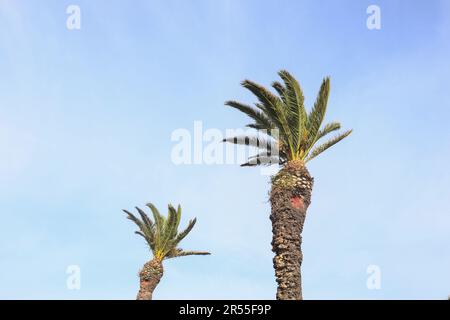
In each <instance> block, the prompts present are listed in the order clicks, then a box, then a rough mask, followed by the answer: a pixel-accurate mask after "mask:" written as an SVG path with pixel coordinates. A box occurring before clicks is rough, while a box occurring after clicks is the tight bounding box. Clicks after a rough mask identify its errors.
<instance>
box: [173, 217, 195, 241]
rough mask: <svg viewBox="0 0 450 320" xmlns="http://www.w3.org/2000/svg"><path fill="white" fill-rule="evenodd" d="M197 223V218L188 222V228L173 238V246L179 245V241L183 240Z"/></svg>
mask: <svg viewBox="0 0 450 320" xmlns="http://www.w3.org/2000/svg"><path fill="white" fill-rule="evenodd" d="M196 222H197V218H194V219H193V220H189V223H188V226H187V227H186V229H184V230H183V231H181V232H180V233H179V234H178V235H177V236H176V237H175V245H177V244H178V243H180V241H181V240H183V239H184V238H185V237H186V236H187V235H188V234H189V232H191V230H192V228H193V227H194V226H195V223H196Z"/></svg>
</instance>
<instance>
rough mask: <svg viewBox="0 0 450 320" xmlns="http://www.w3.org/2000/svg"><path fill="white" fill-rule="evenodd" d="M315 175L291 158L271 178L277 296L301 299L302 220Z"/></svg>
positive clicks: (286, 298) (278, 297)
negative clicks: (312, 175) (311, 174)
mask: <svg viewBox="0 0 450 320" xmlns="http://www.w3.org/2000/svg"><path fill="white" fill-rule="evenodd" d="M313 182H314V179H313V178H312V177H311V176H310V175H309V172H308V170H307V169H306V167H305V165H304V164H303V162H301V161H290V162H289V163H287V164H286V166H285V167H284V168H283V169H281V170H280V172H279V173H278V174H277V175H275V176H274V177H273V179H272V190H271V192H270V202H271V206H272V213H271V215H270V220H271V221H272V237H273V238H272V251H273V252H274V253H275V257H274V258H273V266H274V268H275V277H276V280H277V283H278V289H277V296H276V297H277V299H278V300H301V299H303V296H302V287H301V285H302V284H301V270H300V268H301V264H302V260H303V254H302V250H301V243H302V236H301V234H302V231H303V224H304V222H305V218H306V210H307V208H308V206H309V204H310V201H311V191H312V186H313Z"/></svg>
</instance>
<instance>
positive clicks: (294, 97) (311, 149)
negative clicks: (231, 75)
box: [224, 70, 352, 166]
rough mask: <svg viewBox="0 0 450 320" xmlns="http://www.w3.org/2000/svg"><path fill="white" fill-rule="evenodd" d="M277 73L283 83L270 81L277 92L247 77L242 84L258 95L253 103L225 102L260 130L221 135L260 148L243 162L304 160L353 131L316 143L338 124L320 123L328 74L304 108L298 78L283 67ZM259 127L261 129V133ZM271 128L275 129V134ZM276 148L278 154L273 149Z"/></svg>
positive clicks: (323, 112)
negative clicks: (239, 134) (254, 134)
mask: <svg viewBox="0 0 450 320" xmlns="http://www.w3.org/2000/svg"><path fill="white" fill-rule="evenodd" d="M278 75H279V76H280V78H281V79H282V81H283V83H280V82H278V81H275V82H273V83H272V87H273V88H274V89H275V91H276V92H277V95H276V94H273V93H272V92H271V91H269V90H268V89H266V88H264V87H263V86H261V85H259V84H257V83H255V82H252V81H250V80H244V81H243V82H242V86H243V87H244V88H246V89H248V90H250V91H251V92H252V93H253V94H254V95H255V96H256V97H257V98H258V102H257V103H255V107H252V106H249V105H246V104H242V103H240V102H237V101H227V102H225V104H226V105H228V106H230V107H232V108H235V109H238V110H240V111H242V112H243V113H245V114H246V115H248V116H249V117H250V118H252V119H253V120H254V122H253V123H251V124H249V125H247V127H250V128H254V129H256V130H258V131H259V132H258V133H259V134H258V136H257V137H256V136H252V135H245V136H235V137H230V138H226V139H224V141H226V142H231V143H236V144H245V145H251V146H254V147H257V148H258V149H260V151H262V152H261V153H259V154H257V155H256V156H253V157H250V160H249V162H247V163H245V164H243V165H242V166H253V165H258V164H268V163H274V162H275V161H276V163H280V164H283V163H285V162H287V161H292V160H301V161H303V162H304V163H306V162H308V161H309V160H311V159H313V158H315V157H317V156H318V155H319V154H321V153H322V152H324V151H325V150H327V149H328V148H330V147H331V146H333V145H335V144H336V143H338V142H339V141H341V140H342V139H344V138H345V137H347V136H348V135H349V134H350V133H351V132H352V130H348V131H345V132H343V133H341V134H338V135H336V136H335V137H334V138H331V139H330V140H328V141H326V142H324V143H322V144H319V145H318V146H316V145H317V142H318V141H319V140H321V139H322V138H323V137H325V136H326V135H328V134H329V133H331V132H334V131H337V130H339V129H340V128H341V125H340V123H338V122H330V123H328V124H326V125H324V126H322V123H323V120H324V117H325V112H326V109H327V103H328V95H329V92H330V79H329V78H328V77H327V78H325V79H324V80H323V82H322V85H321V86H320V90H319V94H318V96H317V99H316V101H315V103H314V106H313V108H312V109H311V110H310V111H309V112H307V111H306V109H305V106H304V96H303V92H302V89H301V87H300V85H299V83H298V81H297V80H296V79H295V78H294V77H293V76H292V75H291V74H290V73H289V72H287V71H285V70H282V71H280V72H278ZM274 129H277V131H275V130H274ZM261 130H264V134H263V135H261V132H262V131H261ZM274 132H277V135H275V134H274ZM275 148H276V149H277V150H278V154H275V153H274V152H273V150H274V149H275Z"/></svg>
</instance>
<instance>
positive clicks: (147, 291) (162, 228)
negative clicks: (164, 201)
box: [123, 203, 210, 300]
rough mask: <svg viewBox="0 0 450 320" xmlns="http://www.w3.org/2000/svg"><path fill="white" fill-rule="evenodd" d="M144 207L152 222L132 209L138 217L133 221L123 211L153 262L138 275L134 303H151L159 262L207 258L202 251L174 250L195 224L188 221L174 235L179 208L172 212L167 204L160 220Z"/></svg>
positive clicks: (158, 276)
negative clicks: (192, 257) (150, 252)
mask: <svg viewBox="0 0 450 320" xmlns="http://www.w3.org/2000/svg"><path fill="white" fill-rule="evenodd" d="M147 207H149V208H150V210H151V211H152V213H153V218H154V221H152V220H151V219H150V218H149V217H148V216H147V215H146V213H145V212H144V211H143V210H141V209H139V208H138V207H136V210H137V211H138V213H139V215H140V216H141V219H139V218H137V217H136V216H135V215H133V214H132V213H130V212H129V211H127V210H123V211H124V212H125V213H126V214H127V215H128V216H127V218H128V219H130V220H131V221H133V222H134V223H135V224H136V225H137V226H138V227H139V231H136V232H135V233H137V234H138V235H140V236H142V237H143V238H144V239H145V241H146V242H147V244H148V245H149V247H150V250H151V251H152V253H153V259H152V260H150V261H148V262H147V263H145V264H144V267H143V268H142V270H141V271H140V272H139V277H140V289H139V293H138V295H137V300H151V299H152V295H153V291H154V290H155V288H156V286H157V285H158V283H159V281H160V280H161V278H162V276H163V273H164V269H163V264H162V262H163V260H165V259H170V258H176V257H183V256H191V255H208V254H210V253H209V252H202V251H184V250H183V249H181V248H178V244H179V243H180V241H181V240H183V239H184V238H185V237H186V236H187V235H188V234H189V232H191V230H192V228H193V227H194V225H195V223H196V221H197V219H193V220H190V221H189V223H188V226H187V228H186V229H184V230H183V231H181V232H178V226H179V224H180V219H181V207H180V206H178V208H177V209H175V208H174V207H173V206H172V205H170V204H169V213H168V216H167V218H166V217H164V216H162V215H161V214H160V213H159V211H158V209H156V207H155V206H154V205H153V204H151V203H148V204H147Z"/></svg>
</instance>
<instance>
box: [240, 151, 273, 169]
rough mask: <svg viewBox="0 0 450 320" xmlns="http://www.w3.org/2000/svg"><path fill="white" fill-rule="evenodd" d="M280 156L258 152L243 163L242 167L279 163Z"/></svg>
mask: <svg viewBox="0 0 450 320" xmlns="http://www.w3.org/2000/svg"><path fill="white" fill-rule="evenodd" d="M279 163H280V157H278V156H271V155H264V154H258V155H257V156H253V157H250V158H249V160H248V162H246V163H243V164H241V167H254V166H257V165H272V164H279Z"/></svg>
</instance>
